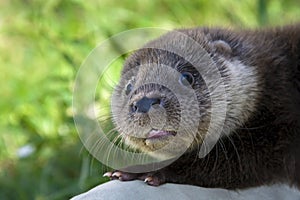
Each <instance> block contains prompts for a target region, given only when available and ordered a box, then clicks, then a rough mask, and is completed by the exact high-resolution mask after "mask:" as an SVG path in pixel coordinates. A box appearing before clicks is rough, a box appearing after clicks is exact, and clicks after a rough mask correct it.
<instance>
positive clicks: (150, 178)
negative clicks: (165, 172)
mask: <svg viewBox="0 0 300 200" xmlns="http://www.w3.org/2000/svg"><path fill="white" fill-rule="evenodd" d="M152 180H153V178H152V177H151V176H148V177H147V178H145V180H144V182H145V183H148V182H150V181H152Z"/></svg>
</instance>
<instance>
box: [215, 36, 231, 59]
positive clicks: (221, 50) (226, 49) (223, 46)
mask: <svg viewBox="0 0 300 200" xmlns="http://www.w3.org/2000/svg"><path fill="white" fill-rule="evenodd" d="M211 46H212V49H213V51H214V52H215V53H218V54H221V55H224V56H230V55H231V53H232V50H231V47H230V46H229V44H228V43H227V42H225V41H224V40H216V41H213V42H212V44H211Z"/></svg>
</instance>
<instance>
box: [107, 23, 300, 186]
mask: <svg viewBox="0 0 300 200" xmlns="http://www.w3.org/2000/svg"><path fill="white" fill-rule="evenodd" d="M178 31H179V32H180V33H183V34H186V35H187V36H188V37H190V38H192V39H193V40H195V41H196V42H197V43H198V44H199V45H200V46H201V47H202V48H203V49H204V50H205V51H207V53H208V55H209V56H210V58H211V59H212V61H213V62H214V63H215V64H216V66H217V68H218V70H219V71H220V73H221V77H222V80H223V81H224V84H225V88H226V93H227V99H226V102H227V112H226V119H225V122H224V134H221V137H220V138H219V140H218V142H217V143H216V145H215V146H214V147H213V148H212V150H211V151H210V152H209V153H208V155H206V156H205V157H204V158H199V156H198V154H199V149H200V147H199V146H201V142H200V141H203V140H200V139H199V138H203V136H205V134H206V132H205V131H207V130H208V124H209V120H208V119H209V118H210V117H211V114H210V113H211V111H210V112H209V110H210V109H211V105H212V102H211V101H210V95H209V92H207V91H208V87H206V86H205V83H207V78H206V80H204V79H205V78H203V79H202V78H201V73H200V76H198V75H196V73H194V72H195V69H194V68H193V67H192V66H193V65H194V64H192V63H189V64H187V65H186V66H185V67H183V68H186V69H184V70H181V68H180V67H177V66H176V63H178V62H179V61H180V60H182V59H183V58H181V57H180V56H174V55H173V54H168V53H166V52H164V51H160V50H156V49H147V48H146V49H142V50H137V51H136V52H135V53H133V55H132V56H130V57H129V58H128V60H127V61H126V64H125V66H124V69H123V73H122V77H121V79H127V80H123V87H125V86H124V85H126V83H128V81H129V80H128V78H125V74H126V73H127V72H129V71H130V70H132V69H133V68H135V67H137V66H138V65H142V64H146V63H163V64H165V65H169V66H171V67H174V68H175V69H176V70H177V71H179V73H181V74H183V73H185V72H186V71H189V70H190V69H191V71H192V72H191V74H193V76H195V77H194V78H195V81H193V82H192V81H189V82H190V84H191V85H192V88H193V89H194V91H195V92H196V93H197V100H198V103H199V106H198V107H197V108H198V109H199V112H200V115H199V116H200V121H199V128H198V130H197V131H196V136H194V138H195V142H193V144H192V145H191V147H190V148H189V149H188V150H187V151H186V152H185V153H184V154H183V155H182V156H180V157H179V158H178V159H177V160H176V161H175V162H173V163H172V164H170V165H168V166H166V167H164V168H163V169H159V170H157V171H153V172H148V173H138V174H134V173H126V172H123V173H122V172H120V171H117V173H114V174H113V175H112V177H113V178H120V179H122V180H132V179H145V178H146V181H147V182H148V183H149V184H150V185H160V184H162V183H165V182H173V183H182V184H192V185H198V186H204V187H221V188H230V189H235V188H246V187H251V186H258V185H263V184H272V183H277V182H280V183H288V184H291V185H295V186H297V187H298V188H300V26H287V27H282V28H274V29H264V30H257V31H252V30H251V31H249V30H242V31H232V30H225V29H209V28H195V29H184V30H178ZM168 43H170V44H172V45H176V44H178V45H179V44H180V45H181V46H184V45H183V44H181V43H180V38H177V39H176V38H174V37H173V35H172V32H171V33H168V34H166V35H164V36H162V37H161V38H159V39H158V40H155V41H152V42H151V43H150V44H153V45H154V46H155V45H156V46H157V47H159V46H160V45H162V46H163V45H168ZM183 48H185V47H183ZM186 48H187V50H190V48H189V47H186ZM195 51H197V49H192V50H191V54H193V52H195ZM182 62H183V63H184V62H186V61H182ZM186 63H187V62H186ZM193 70H194V71H193ZM134 71H135V72H136V73H134V72H133V74H132V77H134V79H133V80H134V81H133V83H132V85H129V86H130V87H133V88H135V90H134V92H133V94H131V95H129V96H128V97H126V98H125V97H124V90H125V89H119V93H118V91H117V93H118V94H119V95H120V96H122V97H124V98H123V99H122V98H121V100H118V102H116V103H118V104H120V105H121V106H120V107H122V106H123V107H129V109H126V111H128V112H129V115H130V117H131V118H130V117H127V118H126V117H123V118H122V116H114V118H115V122H116V125H117V127H118V128H119V129H120V134H124V135H126V140H129V141H127V143H128V144H129V145H131V146H132V147H134V148H137V149H139V150H141V151H145V152H150V151H152V150H153V149H155V148H156V147H160V145H156V143H162V144H165V143H164V142H165V141H164V140H165V139H164V138H165V137H166V135H167V137H183V136H182V135H179V134H177V135H176V132H174V130H176V127H175V125H174V124H176V123H178V122H179V121H180V120H179V119H178V118H176V116H177V115H176V112H175V111H176V109H177V107H178V106H176V107H172V105H173V104H178V101H176V100H172V99H170V98H169V93H167V92H164V91H166V89H164V88H159V87H155V86H153V87H151V86H149V87H143V86H142V84H141V81H140V82H139V79H145V76H153V75H151V73H150V71H151V69H150V67H148V68H147V69H144V71H143V72H141V71H139V68H137V69H134ZM207 72H208V73H210V72H209V71H207ZM158 76H160V75H158ZM208 77H209V76H208ZM208 84H214V81H213V80H212V81H211V82H210V83H208ZM216 84H217V83H216ZM127 86H128V85H127ZM127 89H128V88H127ZM153 91H154V93H155V91H159V92H158V93H155V95H153V94H152V93H153ZM127 92H128V93H129V92H131V91H127ZM160 93H163V94H167V95H160ZM151 95H152V96H151ZM143 97H145V98H144V99H143ZM203 98H205V99H204V100H203ZM125 99H127V100H125ZM141 99H143V100H142V103H143V104H139V103H141ZM145 99H146V100H145ZM149 99H150V100H149ZM153 99H154V100H153ZM157 99H158V100H157ZM115 101H116V100H115ZM150 101H151V103H150V107H151V105H153V104H157V105H159V106H164V109H165V110H166V114H167V116H170V117H169V118H171V119H169V118H168V117H167V121H166V122H165V123H166V124H167V125H166V126H163V127H167V128H165V129H164V128H161V129H163V130H164V131H161V132H160V134H158V132H157V129H159V128H158V127H155V125H153V124H152V125H151V127H152V129H155V131H156V132H155V131H153V130H152V132H151V128H150V129H149V127H147V126H146V125H144V124H146V123H148V122H147V120H146V119H143V120H140V119H141V117H143V116H144V115H147V112H148V110H147V109H146V110H145V108H146V107H145V106H144V105H145V104H147V102H150ZM113 102H114V99H113ZM138 102H139V103H138ZM145 102H146V103H145ZM161 102H164V104H162V103H161ZM169 104H172V105H169ZM141 105H142V106H141ZM168 106H170V107H168ZM142 108H143V109H144V111H143V112H141V110H142ZM168 108H169V109H168ZM220 108H221V107H220ZM139 109H140V110H139ZM202 109H203V110H202ZM124 110H125V109H124ZM169 110H171V111H169ZM174 110H175V111H174ZM191 110H193V109H191ZM206 111H207V112H206ZM168 112H170V114H168ZM174 112H175V114H174ZM179 113H180V112H179ZM177 114H178V112H177ZM126 115H127V116H128V113H126ZM189 117H190V119H191V120H192V119H193V115H192V114H190V115H189ZM130 119H131V120H130ZM173 119H176V120H173ZM127 120H128V121H127ZM172 120H173V121H172ZM119 121H124V123H120V122H119ZM141 121H142V122H143V123H141ZM185 121H187V120H185ZM130 126H131V127H132V128H130ZM137 126H140V127H141V128H140V129H139V130H142V131H141V132H145V134H144V135H142V136H143V137H144V138H143V140H141V141H138V140H134V139H128V137H127V136H128V134H130V131H131V129H134V128H135V129H137ZM186 126H188V125H185V127H186ZM143 127H147V131H148V132H147V131H144V130H143ZM172 127H173V129H172ZM174 127H175V128H174ZM145 130H146V128H145ZM126 131H127V132H126ZM149 131H150V133H149ZM124 132H125V133H124ZM155 133H156V136H157V138H159V137H161V138H159V139H157V141H156V140H155V139H156V137H153V134H154V135H155ZM149 134H150V136H149ZM185 134H188V132H187V133H185ZM153 138H155V139H153ZM126 140H125V142H126ZM153 140H154V141H153ZM166 141H167V142H168V141H169V140H166ZM151 145H152V146H151ZM175 148H176V145H175ZM154 156H155V154H154Z"/></svg>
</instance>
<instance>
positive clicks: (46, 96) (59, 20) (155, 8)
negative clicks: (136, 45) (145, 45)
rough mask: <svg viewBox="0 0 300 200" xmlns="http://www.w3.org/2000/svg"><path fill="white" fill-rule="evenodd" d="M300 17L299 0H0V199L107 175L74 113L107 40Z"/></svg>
mask: <svg viewBox="0 0 300 200" xmlns="http://www.w3.org/2000/svg"><path fill="white" fill-rule="evenodd" d="M298 19H300V2H299V0H244V1H240V0H213V1H210V0H207V1H206V0H197V1H187V0H186V1H178V0H161V1H158V0H148V1H143V0H140V1H132V0H123V1H116V0H98V1H96V0H90V1H84V0H69V1H67V0H49V1H44V0H19V1H17V0H0V70H1V73H0V87H1V90H0V94H1V97H0V113H1V114H0V133H1V135H0V199H37V200H41V199H68V198H70V197H72V196H74V195H76V194H78V193H81V192H84V191H86V190H88V189H90V188H91V187H93V186H95V185H97V184H100V183H103V182H104V181H106V179H103V178H102V173H103V170H105V169H106V168H105V167H103V166H102V165H101V164H100V163H99V162H98V161H97V160H96V159H93V158H92V156H90V155H89V154H88V152H86V150H85V149H84V148H83V145H82V144H81V142H80V139H79V137H78V135H77V132H76V129H75V125H74V122H73V117H72V90H73V85H74V79H75V76H76V72H77V71H78V69H79V67H80V65H81V63H82V62H83V61H84V59H85V57H86V56H87V55H88V54H89V52H90V51H91V50H92V49H93V48H94V47H95V46H96V45H97V44H99V43H100V42H101V41H103V40H105V39H106V38H109V37H110V36H112V35H114V34H116V33H119V32H122V31H125V30H128V29H132V28H138V27H162V28H181V27H192V26H203V25H205V26H226V27H228V26H230V27H242V28H244V27H251V28H256V27H261V26H271V25H283V24H289V23H293V22H297V21H299V20H298ZM116 73H117V72H116ZM106 89H107V88H102V89H101V90H106ZM98 101H100V103H103V104H104V103H107V99H105V98H103V99H101V95H100V97H99V99H98ZM101 101H102V102H101Z"/></svg>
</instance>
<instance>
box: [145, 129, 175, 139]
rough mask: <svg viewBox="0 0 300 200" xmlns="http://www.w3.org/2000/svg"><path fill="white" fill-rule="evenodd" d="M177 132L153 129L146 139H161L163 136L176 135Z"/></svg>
mask: <svg viewBox="0 0 300 200" xmlns="http://www.w3.org/2000/svg"><path fill="white" fill-rule="evenodd" d="M175 135H176V132H175V131H165V130H156V129H152V130H151V131H150V132H149V133H148V135H147V138H146V139H159V138H163V137H168V136H175Z"/></svg>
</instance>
